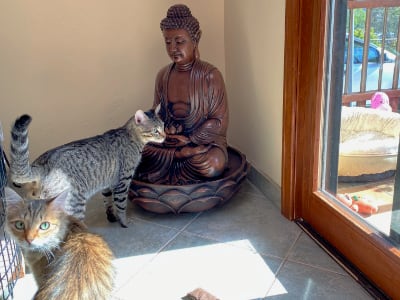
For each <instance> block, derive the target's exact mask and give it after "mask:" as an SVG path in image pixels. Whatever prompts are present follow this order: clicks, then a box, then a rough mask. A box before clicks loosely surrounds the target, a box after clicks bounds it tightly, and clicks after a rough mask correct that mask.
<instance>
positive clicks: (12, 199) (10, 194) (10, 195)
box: [4, 186, 23, 204]
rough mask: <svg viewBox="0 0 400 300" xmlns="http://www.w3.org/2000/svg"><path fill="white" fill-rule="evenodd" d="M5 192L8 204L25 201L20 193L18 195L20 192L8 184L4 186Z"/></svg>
mask: <svg viewBox="0 0 400 300" xmlns="http://www.w3.org/2000/svg"><path fill="white" fill-rule="evenodd" d="M4 192H5V196H6V201H7V204H16V203H19V202H21V201H23V200H22V197H21V196H20V195H18V193H17V192H16V191H14V190H13V189H12V188H9V187H7V186H6V187H5V188H4Z"/></svg>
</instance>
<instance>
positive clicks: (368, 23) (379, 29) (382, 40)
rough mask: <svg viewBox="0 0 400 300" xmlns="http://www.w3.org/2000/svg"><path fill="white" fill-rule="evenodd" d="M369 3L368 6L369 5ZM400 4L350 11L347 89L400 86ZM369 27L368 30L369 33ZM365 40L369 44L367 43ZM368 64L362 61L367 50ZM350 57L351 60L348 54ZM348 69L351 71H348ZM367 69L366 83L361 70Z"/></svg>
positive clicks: (348, 19)
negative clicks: (399, 63)
mask: <svg viewBox="0 0 400 300" xmlns="http://www.w3.org/2000/svg"><path fill="white" fill-rule="evenodd" d="M367 2H368V1H367ZM366 6H367V5H366ZM399 10H400V8H399V7H387V8H383V7H375V8H370V9H366V8H355V9H348V10H347V19H346V43H345V53H344V80H345V89H344V91H345V92H349V93H352V92H353V93H354V92H364V91H374V90H377V89H391V88H392V87H393V86H394V87H397V88H398V87H399V83H398V82H397V84H396V83H395V82H394V74H395V72H396V73H397V76H398V74H399V70H398V69H397V71H395V61H396V55H397V54H398V53H399V49H398V47H397V40H398V30H399ZM366 29H368V31H367V34H366ZM349 41H350V43H349ZM366 42H368V44H367V45H366ZM365 49H366V50H367V57H366V64H365V65H364V64H363V58H364V50H365ZM348 56H349V59H350V60H349V61H347V57H348ZM346 69H349V72H346ZM363 69H366V71H365V86H362V73H363Z"/></svg>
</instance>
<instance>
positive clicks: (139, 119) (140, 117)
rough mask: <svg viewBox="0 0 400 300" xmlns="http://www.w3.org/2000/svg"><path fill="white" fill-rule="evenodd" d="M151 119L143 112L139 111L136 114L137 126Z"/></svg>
mask: <svg viewBox="0 0 400 300" xmlns="http://www.w3.org/2000/svg"><path fill="white" fill-rule="evenodd" d="M148 119H149V118H148V117H147V116H146V114H145V113H144V112H143V110H140V109H139V110H138V111H137V112H136V113H135V122H136V125H139V124H142V123H143V122H145V121H147V120H148Z"/></svg>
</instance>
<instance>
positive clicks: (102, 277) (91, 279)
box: [5, 187, 114, 300]
mask: <svg viewBox="0 0 400 300" xmlns="http://www.w3.org/2000/svg"><path fill="white" fill-rule="evenodd" d="M5 198H6V203H7V206H6V223H5V224H6V230H7V232H8V233H9V235H10V236H11V237H12V238H13V239H14V240H15V241H16V243H17V244H18V245H19V246H20V248H21V250H22V253H23V255H24V258H25V261H26V263H27V264H28V266H29V268H30V270H31V272H32V273H33V276H34V278H35V281H36V283H37V285H38V291H37V293H36V294H35V297H34V299H35V300H78V299H79V300H93V299H110V296H111V292H112V289H113V285H114V268H113V265H112V259H113V254H112V251H111V250H110V248H109V247H108V245H107V243H106V242H105V241H104V240H103V239H102V238H101V237H100V236H99V235H96V234H93V233H89V232H87V230H86V227H85V225H84V224H83V223H82V222H81V221H79V220H78V219H76V218H75V217H73V216H70V215H68V214H67V213H66V212H65V211H64V205H65V201H66V200H67V199H66V198H67V192H63V193H62V194H61V195H59V196H57V197H55V198H52V199H47V200H26V199H22V198H21V197H20V196H19V195H18V194H17V193H16V192H15V191H14V190H12V189H11V188H9V187H6V189H5Z"/></svg>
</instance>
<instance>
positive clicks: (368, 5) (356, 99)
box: [342, 0, 400, 111]
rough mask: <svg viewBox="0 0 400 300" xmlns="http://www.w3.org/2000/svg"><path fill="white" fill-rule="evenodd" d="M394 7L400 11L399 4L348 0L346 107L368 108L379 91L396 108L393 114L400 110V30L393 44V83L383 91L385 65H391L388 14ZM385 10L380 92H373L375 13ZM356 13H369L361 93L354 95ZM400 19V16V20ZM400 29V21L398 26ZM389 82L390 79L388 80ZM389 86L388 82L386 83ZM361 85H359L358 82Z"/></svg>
mask: <svg viewBox="0 0 400 300" xmlns="http://www.w3.org/2000/svg"><path fill="white" fill-rule="evenodd" d="M393 7H400V1H399V0H348V14H349V24H348V36H347V40H348V42H347V49H345V51H347V61H346V62H345V63H346V69H345V70H346V72H345V77H344V92H343V97H342V103H343V105H347V106H348V105H352V106H354V105H355V106H366V102H367V101H368V100H370V99H371V97H372V95H373V94H374V93H375V92H376V91H384V92H385V93H386V94H387V95H388V96H389V99H390V104H391V106H392V109H393V111H398V110H399V108H400V107H399V101H400V89H399V67H400V28H398V29H397V36H396V37H392V40H393V41H394V42H395V51H393V50H392V52H394V54H395V55H396V56H395V59H394V61H393V62H390V63H392V64H394V67H393V77H392V81H391V88H386V89H382V80H383V76H382V75H383V67H384V64H385V63H387V62H385V61H384V59H385V55H384V53H385V46H386V42H387V40H386V39H387V36H388V34H387V33H388V32H387V30H388V27H387V22H388V11H389V9H392V8H393ZM376 8H382V9H383V10H384V15H383V29H382V34H381V35H380V37H379V38H380V41H379V42H380V43H379V44H380V49H381V52H380V53H381V55H380V57H379V61H376V63H377V64H379V76H378V79H377V81H378V82H377V87H378V88H377V89H375V90H369V89H367V80H368V73H367V71H368V70H367V68H368V64H369V62H370V61H369V58H368V51H369V46H370V44H371V12H372V9H376ZM355 9H365V12H366V17H365V24H364V25H365V26H364V38H363V41H364V44H363V57H362V62H361V63H362V68H361V76H360V77H361V78H360V88H359V89H358V86H357V91H356V92H355V91H354V87H353V84H352V82H351V80H352V73H351V72H352V70H353V69H352V67H353V66H352V64H353V55H352V54H353V49H354V48H353V47H354V39H355V37H354V35H353V33H354V27H353V26H354V23H353V15H354V10H355ZM399 17H400V16H399ZM398 26H400V21H399V23H398ZM386 80H387V77H386ZM385 83H386V85H387V82H385ZM357 84H358V82H357Z"/></svg>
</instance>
